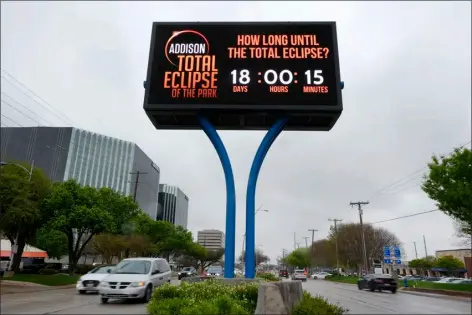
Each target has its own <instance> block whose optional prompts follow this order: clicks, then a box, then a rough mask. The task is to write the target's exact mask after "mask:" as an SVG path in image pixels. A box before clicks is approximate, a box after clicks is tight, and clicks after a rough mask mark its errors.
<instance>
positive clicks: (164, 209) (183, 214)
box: [156, 184, 189, 229]
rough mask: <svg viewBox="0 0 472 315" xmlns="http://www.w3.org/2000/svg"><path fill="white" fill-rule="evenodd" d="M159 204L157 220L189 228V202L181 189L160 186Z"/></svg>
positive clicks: (165, 185)
mask: <svg viewBox="0 0 472 315" xmlns="http://www.w3.org/2000/svg"><path fill="white" fill-rule="evenodd" d="M158 202H159V204H158V207H157V216H156V220H162V221H167V222H171V223H172V224H174V225H176V226H177V225H180V226H182V227H183V228H185V229H186V228H187V223H188V203H189V200H188V197H187V195H185V193H184V192H183V191H182V190H181V189H180V188H179V187H176V186H171V185H167V184H160V185H159V196H158Z"/></svg>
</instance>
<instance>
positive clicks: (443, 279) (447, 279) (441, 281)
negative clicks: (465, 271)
mask: <svg viewBox="0 0 472 315" xmlns="http://www.w3.org/2000/svg"><path fill="white" fill-rule="evenodd" d="M455 280H463V279H461V278H454V277H448V278H442V279H441V280H439V281H434V282H435V283H450V282H452V281H455Z"/></svg>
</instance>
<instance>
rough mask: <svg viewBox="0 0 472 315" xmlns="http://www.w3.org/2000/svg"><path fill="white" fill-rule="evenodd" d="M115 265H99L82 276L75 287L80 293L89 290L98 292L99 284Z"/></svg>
mask: <svg viewBox="0 0 472 315" xmlns="http://www.w3.org/2000/svg"><path fill="white" fill-rule="evenodd" d="M114 267H115V266H114V265H104V266H98V267H95V268H93V269H92V270H90V271H89V272H88V273H87V274H85V275H83V276H82V277H80V279H79V281H78V282H77V285H76V286H75V288H76V289H77V292H79V293H80V294H85V293H87V292H98V285H99V284H100V281H102V280H103V279H104V278H105V277H106V276H108V275H109V274H110V272H112V271H113V268H114Z"/></svg>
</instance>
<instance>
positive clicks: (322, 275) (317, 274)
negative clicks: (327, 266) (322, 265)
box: [311, 271, 332, 280]
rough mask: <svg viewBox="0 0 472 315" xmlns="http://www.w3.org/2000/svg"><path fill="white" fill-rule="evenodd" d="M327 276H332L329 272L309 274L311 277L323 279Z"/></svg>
mask: <svg viewBox="0 0 472 315" xmlns="http://www.w3.org/2000/svg"><path fill="white" fill-rule="evenodd" d="M327 276H332V274H330V273H329V272H324V271H322V272H317V273H314V274H312V275H311V278H312V279H315V280H316V279H325V278H326V277H327Z"/></svg>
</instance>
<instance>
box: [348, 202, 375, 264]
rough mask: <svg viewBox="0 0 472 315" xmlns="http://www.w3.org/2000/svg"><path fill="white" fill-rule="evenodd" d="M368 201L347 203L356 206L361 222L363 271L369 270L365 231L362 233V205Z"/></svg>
mask: <svg viewBox="0 0 472 315" xmlns="http://www.w3.org/2000/svg"><path fill="white" fill-rule="evenodd" d="M369 203H370V202H368V201H358V202H352V201H351V202H350V203H349V204H350V205H351V207H354V206H357V209H358V210H359V221H360V224H361V238H362V252H363V256H364V271H365V272H367V270H369V266H368V265H367V264H368V262H367V249H366V247H365V233H364V222H363V221H362V214H363V213H362V206H363V205H368V204H369Z"/></svg>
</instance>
